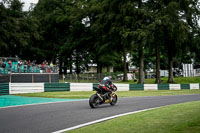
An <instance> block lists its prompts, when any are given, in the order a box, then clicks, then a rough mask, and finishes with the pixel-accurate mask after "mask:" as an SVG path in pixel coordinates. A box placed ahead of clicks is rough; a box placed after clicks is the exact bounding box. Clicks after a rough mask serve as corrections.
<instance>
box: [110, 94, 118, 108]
mask: <svg viewBox="0 0 200 133" xmlns="http://www.w3.org/2000/svg"><path fill="white" fill-rule="evenodd" d="M116 103H117V95H116V94H115V97H114V98H113V99H112V102H111V103H110V105H112V106H114V105H115V104H116Z"/></svg>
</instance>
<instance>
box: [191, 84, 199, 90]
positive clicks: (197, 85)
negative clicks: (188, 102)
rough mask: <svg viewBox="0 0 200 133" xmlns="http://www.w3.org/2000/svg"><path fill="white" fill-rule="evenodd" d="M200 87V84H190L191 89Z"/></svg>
mask: <svg viewBox="0 0 200 133" xmlns="http://www.w3.org/2000/svg"><path fill="white" fill-rule="evenodd" d="M199 88H200V84H190V89H191V90H192V89H199Z"/></svg>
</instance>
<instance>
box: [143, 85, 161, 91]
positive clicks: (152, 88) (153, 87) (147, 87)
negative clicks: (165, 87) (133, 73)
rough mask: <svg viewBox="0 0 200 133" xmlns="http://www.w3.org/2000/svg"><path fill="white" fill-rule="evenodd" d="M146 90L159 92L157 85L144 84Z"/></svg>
mask: <svg viewBox="0 0 200 133" xmlns="http://www.w3.org/2000/svg"><path fill="white" fill-rule="evenodd" d="M144 90H158V85H157V84H144Z"/></svg>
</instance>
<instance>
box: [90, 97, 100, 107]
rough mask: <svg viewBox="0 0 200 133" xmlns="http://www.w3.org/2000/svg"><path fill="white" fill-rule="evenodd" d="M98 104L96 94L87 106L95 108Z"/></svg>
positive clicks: (98, 100)
mask: <svg viewBox="0 0 200 133" xmlns="http://www.w3.org/2000/svg"><path fill="white" fill-rule="evenodd" d="M99 102H100V99H99V97H98V96H97V95H96V94H94V95H92V96H91V97H90V100H89V105H90V107H91V108H96V107H98V106H99Z"/></svg>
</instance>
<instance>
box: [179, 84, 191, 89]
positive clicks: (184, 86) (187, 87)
mask: <svg viewBox="0 0 200 133" xmlns="http://www.w3.org/2000/svg"><path fill="white" fill-rule="evenodd" d="M181 89H190V84H181Z"/></svg>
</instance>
